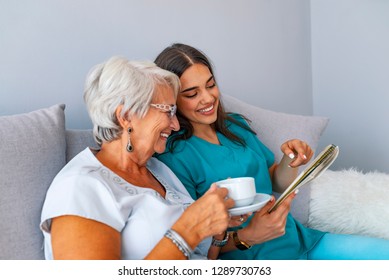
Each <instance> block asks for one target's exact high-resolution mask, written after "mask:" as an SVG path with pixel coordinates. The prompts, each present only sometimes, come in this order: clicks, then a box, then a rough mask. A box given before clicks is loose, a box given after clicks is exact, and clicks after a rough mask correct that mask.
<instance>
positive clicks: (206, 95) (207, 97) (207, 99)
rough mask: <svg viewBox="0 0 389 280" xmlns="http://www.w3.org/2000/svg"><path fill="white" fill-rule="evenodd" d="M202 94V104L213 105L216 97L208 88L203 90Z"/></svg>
mask: <svg viewBox="0 0 389 280" xmlns="http://www.w3.org/2000/svg"><path fill="white" fill-rule="evenodd" d="M201 93H202V95H201V97H202V98H201V103H203V104H207V103H212V102H213V101H215V97H214V96H213V95H212V93H211V92H209V91H208V90H207V89H206V88H205V89H203V90H202V92H201Z"/></svg>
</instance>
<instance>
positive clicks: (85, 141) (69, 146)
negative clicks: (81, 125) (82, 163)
mask: <svg viewBox="0 0 389 280" xmlns="http://www.w3.org/2000/svg"><path fill="white" fill-rule="evenodd" d="M86 147H95V148H97V147H98V145H97V143H96V142H95V140H94V138H93V134H92V130H91V129H85V130H81V129H79V130H78V129H69V130H66V162H68V161H70V160H71V159H72V158H73V157H74V156H75V155H77V154H78V153H79V152H81V151H82V150H84V149H85V148H86Z"/></svg>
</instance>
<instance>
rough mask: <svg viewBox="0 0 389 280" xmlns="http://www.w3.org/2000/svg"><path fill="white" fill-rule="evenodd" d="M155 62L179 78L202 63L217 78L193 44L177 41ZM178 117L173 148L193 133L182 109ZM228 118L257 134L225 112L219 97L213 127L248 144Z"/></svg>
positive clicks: (207, 61) (233, 138)
mask: <svg viewBox="0 0 389 280" xmlns="http://www.w3.org/2000/svg"><path fill="white" fill-rule="evenodd" d="M154 62H155V64H157V65H158V66H159V67H161V68H163V69H166V70H168V71H170V72H173V73H175V74H176V75H177V76H178V77H179V78H181V76H182V74H183V73H184V72H185V71H186V70H187V69H188V68H189V67H190V66H192V65H193V64H196V63H200V64H203V65H204V66H206V67H208V69H209V71H210V72H211V74H212V76H213V78H214V80H215V81H216V78H215V76H214V73H213V67H212V63H211V61H210V60H209V59H208V57H207V56H206V55H205V54H204V53H203V52H202V51H200V50H198V49H195V48H193V47H191V46H188V45H185V44H180V43H176V44H173V45H171V46H169V47H167V48H166V49H164V50H163V51H162V52H161V53H160V54H159V55H158V56H157V58H156V59H155V61H154ZM241 116H242V115H241ZM242 117H243V118H244V119H245V120H246V121H248V122H250V121H249V120H248V119H247V118H246V117H244V116H242ZM177 118H178V121H179V123H180V127H181V129H180V132H179V133H177V132H175V133H173V134H172V137H173V138H172V142H171V147H170V148H171V149H173V147H174V145H173V144H174V142H175V141H177V140H185V139H189V138H190V137H192V135H193V131H194V129H193V126H192V124H191V123H190V121H189V120H188V119H187V118H186V117H185V116H184V115H183V114H181V112H180V110H178V111H177ZM226 120H228V121H230V122H232V123H235V124H237V125H239V126H240V127H243V128H244V129H246V130H248V131H250V132H251V133H253V134H256V133H255V132H254V131H253V130H252V129H251V128H250V127H249V126H247V125H244V124H242V123H241V122H239V121H237V120H235V119H234V118H233V117H231V116H230V115H229V113H227V112H225V110H224V108H223V105H222V102H221V101H220V99H219V106H218V109H217V119H216V122H214V123H213V124H212V127H213V128H214V129H215V130H216V131H217V132H220V133H221V134H223V135H224V136H225V137H227V138H228V139H230V140H232V141H233V142H235V143H238V144H240V145H242V146H245V145H246V142H245V141H244V139H243V138H241V137H239V136H238V135H236V134H234V133H233V132H231V131H230V130H229V129H228V127H227V125H226Z"/></svg>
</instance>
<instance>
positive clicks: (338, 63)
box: [311, 0, 389, 172]
mask: <svg viewBox="0 0 389 280" xmlns="http://www.w3.org/2000/svg"><path fill="white" fill-rule="evenodd" d="M311 10H312V13H311V18H312V70H313V71H312V73H313V100H314V113H315V114H318V115H325V116H328V117H330V118H331V124H330V126H329V127H328V129H327V130H326V133H325V135H324V136H323V138H322V143H330V142H335V144H338V145H339V146H340V148H341V153H340V155H339V158H338V159H337V160H336V162H335V166H336V167H338V168H339V167H342V166H346V167H349V166H356V167H357V168H358V169H360V170H364V171H369V170H378V171H386V172H387V171H389V151H388V143H389V125H388V121H389V110H388V105H389V1H386V0H326V1H311Z"/></svg>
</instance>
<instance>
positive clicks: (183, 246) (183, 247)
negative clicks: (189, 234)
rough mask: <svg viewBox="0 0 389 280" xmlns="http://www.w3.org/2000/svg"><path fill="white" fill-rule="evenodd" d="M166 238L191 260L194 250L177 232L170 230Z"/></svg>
mask: <svg viewBox="0 0 389 280" xmlns="http://www.w3.org/2000/svg"><path fill="white" fill-rule="evenodd" d="M165 237H167V238H169V239H170V240H171V241H172V242H173V244H174V245H176V246H177V248H178V249H179V250H180V251H181V252H182V253H183V254H184V256H185V257H187V258H188V259H189V258H190V256H191V254H192V253H193V250H192V249H191V248H190V247H189V245H188V243H186V241H185V240H184V238H182V236H181V235H179V234H178V233H177V232H176V231H174V230H172V229H168V230H167V232H166V233H165Z"/></svg>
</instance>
